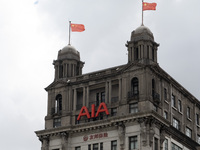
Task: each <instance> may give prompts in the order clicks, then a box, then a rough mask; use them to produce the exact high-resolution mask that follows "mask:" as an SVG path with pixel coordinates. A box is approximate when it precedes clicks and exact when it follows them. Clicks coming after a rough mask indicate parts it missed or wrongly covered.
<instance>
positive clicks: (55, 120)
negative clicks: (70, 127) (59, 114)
mask: <svg viewBox="0 0 200 150" xmlns="http://www.w3.org/2000/svg"><path fill="white" fill-rule="evenodd" d="M60 126H61V119H60V118H56V119H54V120H53V127H54V128H57V127H60Z"/></svg>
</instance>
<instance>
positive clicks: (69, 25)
mask: <svg viewBox="0 0 200 150" xmlns="http://www.w3.org/2000/svg"><path fill="white" fill-rule="evenodd" d="M70 38H71V21H69V43H68V45H70V40H71V39H70Z"/></svg>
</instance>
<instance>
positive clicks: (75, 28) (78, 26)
mask: <svg viewBox="0 0 200 150" xmlns="http://www.w3.org/2000/svg"><path fill="white" fill-rule="evenodd" d="M71 29H72V32H83V31H85V26H84V25H83V24H74V23H71Z"/></svg>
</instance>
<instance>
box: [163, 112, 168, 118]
mask: <svg viewBox="0 0 200 150" xmlns="http://www.w3.org/2000/svg"><path fill="white" fill-rule="evenodd" d="M163 115H164V118H165V119H168V113H167V112H166V111H164V114H163Z"/></svg>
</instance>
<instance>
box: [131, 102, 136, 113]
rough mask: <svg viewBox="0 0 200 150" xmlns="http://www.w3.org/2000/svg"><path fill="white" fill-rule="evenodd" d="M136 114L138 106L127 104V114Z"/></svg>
mask: <svg viewBox="0 0 200 150" xmlns="http://www.w3.org/2000/svg"><path fill="white" fill-rule="evenodd" d="M137 112H138V104H137V103H135V104H129V113H137Z"/></svg>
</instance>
